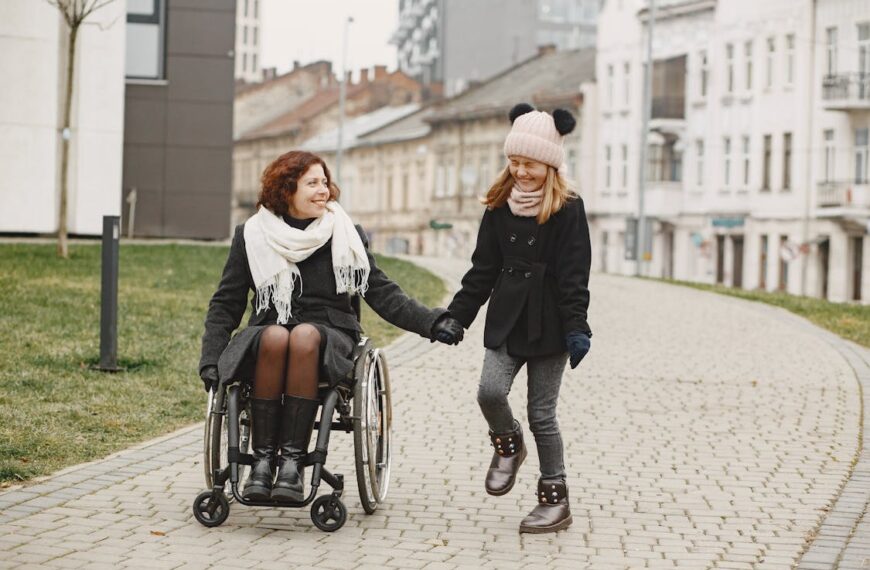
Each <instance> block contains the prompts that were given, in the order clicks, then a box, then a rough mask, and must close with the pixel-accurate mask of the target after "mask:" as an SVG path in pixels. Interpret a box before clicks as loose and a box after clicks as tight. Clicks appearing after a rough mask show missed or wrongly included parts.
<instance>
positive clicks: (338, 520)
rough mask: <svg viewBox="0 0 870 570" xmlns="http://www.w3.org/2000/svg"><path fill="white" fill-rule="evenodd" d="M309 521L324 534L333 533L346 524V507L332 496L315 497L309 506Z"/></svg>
mask: <svg viewBox="0 0 870 570" xmlns="http://www.w3.org/2000/svg"><path fill="white" fill-rule="evenodd" d="M311 521H312V522H313V523H314V526H316V527H317V528H319V529H320V530H322V531H324V532H334V531H336V530H338V529H340V528H341V527H343V526H344V523H345V522H347V507H345V506H344V503H342V502H341V499H339V498H338V497H336V496H334V495H323V496H320V497H317V498H316V499H315V500H314V503H313V504H312V505H311Z"/></svg>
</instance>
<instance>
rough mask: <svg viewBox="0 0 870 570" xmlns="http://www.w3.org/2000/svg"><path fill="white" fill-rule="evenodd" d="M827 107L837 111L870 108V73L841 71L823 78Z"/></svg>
mask: <svg viewBox="0 0 870 570" xmlns="http://www.w3.org/2000/svg"><path fill="white" fill-rule="evenodd" d="M822 99H823V100H824V102H825V103H824V104H825V107H826V108H828V109H831V110H836V111H849V110H853V109H870V73H841V74H839V75H828V76H826V77H824V78H823V79H822Z"/></svg>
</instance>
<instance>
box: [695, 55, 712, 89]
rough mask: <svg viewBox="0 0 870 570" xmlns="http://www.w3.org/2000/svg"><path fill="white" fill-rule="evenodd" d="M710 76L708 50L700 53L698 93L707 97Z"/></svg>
mask: <svg viewBox="0 0 870 570" xmlns="http://www.w3.org/2000/svg"><path fill="white" fill-rule="evenodd" d="M709 76H710V68H709V65H708V62H707V50H703V51H701V52H700V53H699V54H698V95H700V96H701V98H705V97H707V81H708V78H709Z"/></svg>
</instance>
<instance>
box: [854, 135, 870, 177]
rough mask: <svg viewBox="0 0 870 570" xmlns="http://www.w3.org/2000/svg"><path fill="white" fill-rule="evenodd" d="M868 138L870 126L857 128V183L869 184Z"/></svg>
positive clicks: (869, 154)
mask: <svg viewBox="0 0 870 570" xmlns="http://www.w3.org/2000/svg"><path fill="white" fill-rule="evenodd" d="M868 139H870V128H867V127H864V128H863V129H855V183H856V184H867V181H868V179H870V176H868V172H870V168H868V162H870V144H868Z"/></svg>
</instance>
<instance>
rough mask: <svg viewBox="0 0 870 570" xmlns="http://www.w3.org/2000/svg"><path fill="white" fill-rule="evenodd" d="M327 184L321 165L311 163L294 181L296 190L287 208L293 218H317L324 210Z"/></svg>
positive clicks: (327, 199) (326, 198)
mask: <svg viewBox="0 0 870 570" xmlns="http://www.w3.org/2000/svg"><path fill="white" fill-rule="evenodd" d="M328 201H329V186H328V181H327V180H326V174H325V173H324V172H323V167H322V166H321V165H319V164H312V165H311V166H309V167H308V170H306V171H305V173H304V174H303V175H302V176H300V177H299V180H297V181H296V192H295V193H293V195H292V196H290V204H288V210H289V212H290V215H291V216H293V217H294V218H298V219H301V220H306V219H308V218H319V217H320V216H322V215H323V213H324V212H325V211H326V202H328Z"/></svg>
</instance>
